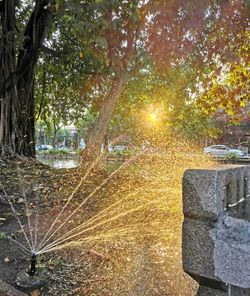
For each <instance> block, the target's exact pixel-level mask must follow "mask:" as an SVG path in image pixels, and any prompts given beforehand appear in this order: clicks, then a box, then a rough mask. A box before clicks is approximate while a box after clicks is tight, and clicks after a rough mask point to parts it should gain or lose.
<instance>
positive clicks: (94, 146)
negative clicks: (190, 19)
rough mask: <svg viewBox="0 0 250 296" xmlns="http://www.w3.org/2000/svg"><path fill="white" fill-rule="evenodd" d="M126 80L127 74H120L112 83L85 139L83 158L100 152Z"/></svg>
mask: <svg viewBox="0 0 250 296" xmlns="http://www.w3.org/2000/svg"><path fill="white" fill-rule="evenodd" d="M127 80H128V75H126V74H123V75H120V76H119V77H118V78H117V79H116V80H115V81H114V83H113V85H112V87H111V89H110V91H109V93H108V95H107V97H106V99H105V101H104V103H103V105H102V108H101V110H100V112H99V116H98V118H97V120H96V123H95V125H94V128H93V131H92V133H91V134H90V136H89V138H88V140H87V146H86V149H85V150H84V152H83V160H85V159H90V160H91V159H93V158H95V157H96V156H97V155H98V154H100V150H101V145H102V143H103V141H104V137H105V135H106V132H107V129H108V126H109V123H110V121H111V119H112V115H113V112H114V109H115V106H116V104H117V102H118V100H119V97H120V95H121V93H122V90H123V88H124V86H125V84H126V82H127Z"/></svg>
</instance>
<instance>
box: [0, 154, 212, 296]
mask: <svg viewBox="0 0 250 296" xmlns="http://www.w3.org/2000/svg"><path fill="white" fill-rule="evenodd" d="M178 161H179V160H177V159H176V158H172V159H169V157H166V156H164V158H163V157H162V156H159V155H157V156H155V155H153V156H152V155H151V156H150V160H149V159H145V158H144V159H142V160H139V161H136V162H135V163H133V164H132V165H129V166H128V167H127V168H125V169H124V170H121V171H122V173H121V172H118V173H117V174H116V175H114V176H113V177H112V180H109V181H108V182H107V184H105V186H103V187H102V188H100V189H99V191H98V192H96V194H94V195H93V196H92V198H91V200H88V201H87V202H86V204H84V206H81V207H79V206H80V205H81V203H82V200H83V199H84V198H85V196H88V195H89V194H90V193H91V192H92V191H93V189H95V188H96V187H98V186H99V185H100V184H101V183H102V182H103V180H106V178H107V177H108V176H109V175H110V173H111V172H114V170H115V169H116V167H114V166H112V167H110V166H109V167H108V166H107V165H105V166H104V165H102V166H98V168H97V169H95V170H94V172H93V173H91V175H90V176H89V178H88V179H87V180H85V181H84V184H82V185H81V186H79V190H78V191H77V192H76V194H75V195H74V198H72V201H71V204H70V205H69V206H68V207H67V209H66V210H65V213H63V215H62V217H61V218H60V219H59V220H58V225H59V226H60V225H61V224H62V222H63V221H65V219H67V217H69V216H70V215H71V213H72V212H73V210H74V209H75V208H77V207H79V213H76V215H75V216H74V217H73V216H72V218H70V219H69V220H68V221H67V223H66V224H65V228H64V229H60V230H59V231H58V237H59V238H60V237H62V236H63V235H64V234H65V232H67V231H69V230H70V229H72V225H73V227H74V226H79V225H81V224H82V223H83V221H84V219H85V220H86V219H87V218H91V217H92V216H93V215H96V214H98V213H100V212H103V214H101V215H99V216H97V220H96V221H95V223H94V224H90V225H94V228H93V229H90V230H89V232H87V234H86V235H85V236H84V238H85V240H86V241H85V242H84V243H83V242H80V241H79V240H81V239H82V235H76V236H75V238H74V239H73V243H70V244H68V245H67V246H63V247H66V248H63V249H60V250H59V249H56V250H54V251H52V252H49V253H45V254H42V255H41V256H39V264H38V266H39V271H41V270H43V271H46V273H47V274H48V282H47V286H46V287H44V288H42V289H40V290H39V291H38V290H36V292H35V293H36V294H34V292H33V294H32V295H44V296H45V295H46V296H50V295H51V296H52V295H53V296H56V295H58V296H59V295H60V296H63V295H79V296H80V295H84V296H94V295H96V296H109V295H110V296H156V295H161V296H167V295H169V296H170V295H171V296H178V295H180V296H182V295H195V291H196V290H197V286H196V284H195V282H194V281H193V280H192V279H191V278H190V277H189V276H187V275H186V274H185V273H184V272H183V270H182V260H181V225H182V209H181V176H182V174H183V171H184V169H185V167H189V166H193V167H196V166H200V165H201V162H203V165H206V166H207V165H213V164H211V163H210V162H209V161H207V160H202V161H201V160H200V159H199V160H196V161H193V160H192V161H191V160H189V161H186V163H185V165H182V166H180V165H179V162H178ZM182 163H183V161H182ZM170 164H171V165H170ZM118 166H119V165H118ZM82 176H83V173H82V171H81V170H60V171H58V170H53V169H50V168H48V167H47V166H42V165H39V164H37V163H34V162H18V163H16V162H1V179H0V180H1V184H0V185H1V187H2V188H5V190H6V192H7V194H8V197H9V198H10V200H11V201H12V202H13V204H14V206H15V209H16V211H17V214H18V217H20V219H21V220H22V222H23V223H25V224H26V228H25V229H26V230H27V224H28V220H27V216H29V215H30V218H31V223H32V225H35V218H34V217H36V216H35V214H34V213H33V212H36V213H37V217H38V220H37V221H38V227H37V229H38V234H39V237H38V241H39V240H40V241H41V238H42V237H43V236H44V235H45V233H46V231H47V230H48V229H49V227H50V225H51V223H53V221H55V217H56V216H57V214H58V213H59V212H60V209H61V208H62V205H63V204H65V202H66V200H67V198H68V197H69V196H70V193H71V192H72V191H73V190H74V188H76V186H77V185H78V184H79V180H80V179H81V178H82ZM98 184H99V185H98ZM23 187H24V188H26V191H27V200H28V208H29V211H28V213H27V212H25V211H24V208H25V207H24V204H25V200H24V198H23V197H22V191H23V189H22V188H23ZM3 195H4V194H3V191H1V196H3ZM83 196H84V197H83ZM121 199H123V201H122V203H121V202H120V200H121ZM154 200H156V201H157V202H156V203H152V201H154ZM0 202H1V207H0V218H1V219H0V223H1V225H0V262H1V264H0V279H3V280H4V281H6V282H8V283H10V284H12V285H15V278H16V275H17V273H18V271H20V270H24V269H28V266H29V260H30V255H26V254H24V253H23V252H22V251H21V248H20V247H19V246H18V245H17V244H16V243H14V242H12V241H10V240H8V239H6V236H10V235H12V236H13V237H14V236H15V237H16V240H17V241H19V242H21V243H23V242H24V239H23V236H22V233H21V231H20V227H18V225H17V223H16V221H15V218H14V217H13V215H12V212H11V210H10V208H9V207H8V205H6V204H3V199H1V200H0ZM114 203H116V206H115V207H112V204H114ZM118 205H119V206H118ZM109 207H110V209H109ZM107 208H108V211H107V210H106V211H105V209H107ZM37 209H38V211H37ZM135 209H137V210H135ZM138 209H139V210H138ZM124 213H129V214H128V215H124ZM117 215H118V216H117ZM83 217H84V218H83ZM117 217H118V218H119V219H116V218H117ZM107 220H108V221H107ZM110 220H111V221H110ZM105 221H107V223H106V222H105ZM104 222H105V223H104ZM98 223H99V224H101V225H99V226H98V225H97V224H98ZM84 225H85V224H84ZM96 225H97V226H98V227H96ZM91 227H92V226H91ZM81 229H82V228H81ZM84 229H86V227H85V228H84ZM33 239H34V237H33Z"/></svg>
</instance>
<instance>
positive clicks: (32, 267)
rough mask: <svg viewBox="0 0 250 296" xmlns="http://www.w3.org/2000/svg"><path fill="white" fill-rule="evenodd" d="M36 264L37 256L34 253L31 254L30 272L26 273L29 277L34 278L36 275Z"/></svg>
mask: <svg viewBox="0 0 250 296" xmlns="http://www.w3.org/2000/svg"><path fill="white" fill-rule="evenodd" d="M36 263H37V255H36V253H32V255H31V260H30V270H29V271H28V275H29V276H34V275H35V273H36Z"/></svg>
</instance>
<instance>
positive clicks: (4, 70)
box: [0, 0, 50, 157]
mask: <svg viewBox="0 0 250 296" xmlns="http://www.w3.org/2000/svg"><path fill="white" fill-rule="evenodd" d="M15 3H16V1H9V0H3V1H2V2H1V7H0V16H1V28H0V32H1V36H0V155H1V156H2V157H35V120H34V108H35V102H34V72H35V65H36V63H37V60H38V56H39V49H40V48H41V45H42V42H43V39H44V33H45V30H46V27H47V25H48V20H49V15H50V12H49V10H48V4H49V0H37V1H36V5H35V7H34V9H33V12H32V14H31V16H30V18H29V21H28V23H27V25H26V28H25V31H24V41H23V45H22V47H21V49H20V51H19V53H17V47H16V44H15V35H16V20H15V9H16V7H15ZM17 56H18V57H17ZM16 57H17V61H16Z"/></svg>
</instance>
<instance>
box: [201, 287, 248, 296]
mask: <svg viewBox="0 0 250 296" xmlns="http://www.w3.org/2000/svg"><path fill="white" fill-rule="evenodd" d="M231 295H232V296H250V291H247V290H245V289H239V288H237V287H231ZM196 296H228V292H227V291H220V290H217V289H212V288H209V287H205V286H200V287H199V290H198V292H197V294H196Z"/></svg>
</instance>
